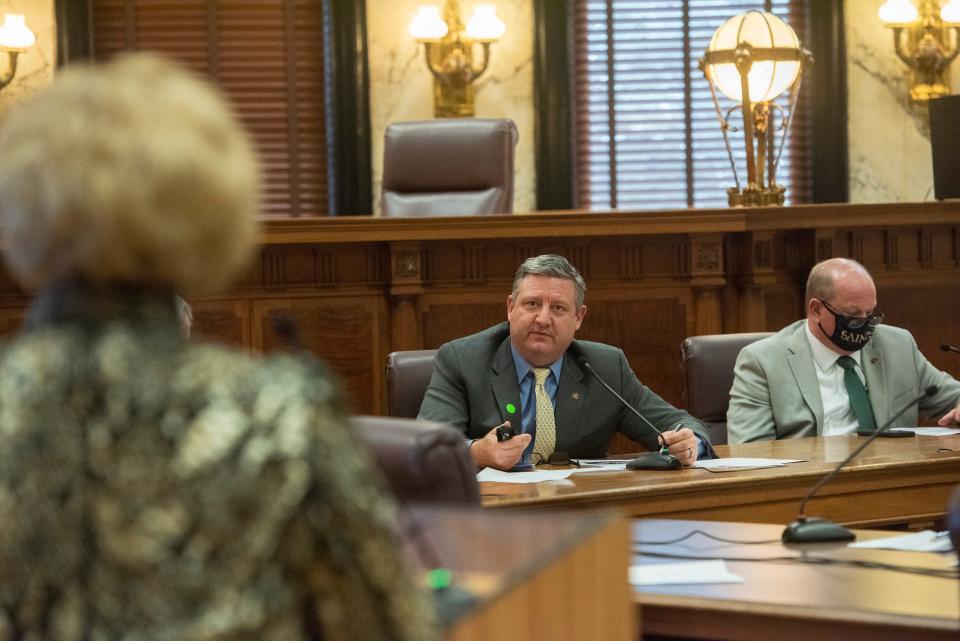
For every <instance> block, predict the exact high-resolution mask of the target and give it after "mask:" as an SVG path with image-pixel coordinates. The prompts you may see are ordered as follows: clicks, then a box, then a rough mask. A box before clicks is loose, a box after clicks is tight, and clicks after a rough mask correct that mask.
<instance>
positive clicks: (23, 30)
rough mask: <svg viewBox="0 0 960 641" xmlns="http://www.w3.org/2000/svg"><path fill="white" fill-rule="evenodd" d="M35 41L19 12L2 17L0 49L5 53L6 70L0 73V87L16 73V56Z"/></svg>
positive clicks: (4, 85)
mask: <svg viewBox="0 0 960 641" xmlns="http://www.w3.org/2000/svg"><path fill="white" fill-rule="evenodd" d="M36 41H37V38H36V36H34V35H33V32H32V31H30V29H29V28H28V27H27V23H26V20H25V18H24V17H23V16H22V15H21V14H18V13H8V14H6V15H5V16H4V17H3V25H0V51H4V52H6V54H7V70H6V72H4V73H3V74H2V75H0V89H3V88H4V87H6V86H7V85H9V84H10V81H11V80H13V77H14V76H15V75H16V74H17V57H18V56H19V55H20V54H21V53H23V52H24V51H26V50H27V49H29V48H30V47H32V46H33V43H35V42H36Z"/></svg>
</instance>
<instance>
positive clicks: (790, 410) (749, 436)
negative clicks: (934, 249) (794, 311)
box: [727, 320, 960, 443]
mask: <svg viewBox="0 0 960 641" xmlns="http://www.w3.org/2000/svg"><path fill="white" fill-rule="evenodd" d="M804 323H806V320H800V321H797V322H795V323H793V324H791V325H788V326H787V327H785V328H784V329H782V330H780V331H779V332H778V333H776V334H774V335H773V336H770V337H769V338H765V339H763V340H760V341H757V342H756V343H752V344H750V345H747V346H746V347H744V348H743V350H741V352H740V355H739V356H738V357H737V364H736V366H735V371H734V380H733V388H732V389H731V390H730V405H729V407H728V409H727V434H728V437H729V440H730V442H731V443H744V442H747V441H763V440H770V439H779V438H797V437H802V436H819V435H820V434H821V433H822V431H823V403H822V402H821V400H820V387H819V385H818V383H817V373H816V369H815V368H816V365H815V364H814V361H813V353H812V352H811V351H810V343H809V342H808V341H807V337H806V334H805V332H804V329H803V325H804ZM861 363H862V365H863V373H864V377H865V378H866V382H867V390H868V392H869V394H870V404H871V405H872V406H873V413H874V416H875V417H876V419H877V425H878V426H880V425H883V424H884V423H886V422H887V421H888V420H890V418H891V417H892V416H893V415H894V414H896V413H897V412H898V411H899V410H900V409H901V408H902V407H903V406H904V405H906V404H907V403H909V402H910V401H912V400H914V399H916V398H917V397H918V396H920V395H921V394H922V393H923V390H925V389H926V388H928V387H929V386H931V385H936V386H937V393H936V394H934V395H933V396H931V397H928V398H924V399H923V400H922V401H921V402H920V403H919V410H918V407H917V406H914V407H911V408H910V409H908V410H907V411H906V412H904V413H903V415H902V416H901V417H900V418H899V419H897V421H896V423H895V424H894V427H904V426H907V427H909V426H915V425H916V424H917V419H918V411H919V412H923V413H924V415H926V416H940V415H942V414H945V413H946V412H948V411H949V410H951V409H953V408H954V407H956V405H957V403H958V402H960V383H958V382H957V381H956V380H955V379H954V378H953V377H951V376H950V375H949V374H946V373H944V372H941V371H940V370H938V369H937V368H935V367H934V366H933V365H931V364H930V363H929V362H928V361H927V359H926V358H924V357H923V354H921V353H920V350H918V349H917V344H916V342H915V341H914V340H913V336H911V335H910V332H908V331H906V330H905V329H900V328H899V327H891V326H890V325H880V326H878V327H877V331H876V333H875V334H874V335H873V337H872V338H871V339H870V342H869V343H867V344H866V346H865V347H864V348H863V357H862V360H861Z"/></svg>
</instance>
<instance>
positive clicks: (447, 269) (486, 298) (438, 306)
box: [0, 202, 960, 449]
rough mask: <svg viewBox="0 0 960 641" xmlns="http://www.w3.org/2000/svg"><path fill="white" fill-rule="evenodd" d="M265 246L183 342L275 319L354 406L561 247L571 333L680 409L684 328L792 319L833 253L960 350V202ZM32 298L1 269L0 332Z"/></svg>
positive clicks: (394, 227)
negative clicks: (817, 266) (570, 294)
mask: <svg viewBox="0 0 960 641" xmlns="http://www.w3.org/2000/svg"><path fill="white" fill-rule="evenodd" d="M261 245H262V246H261V252H260V255H259V256H258V259H257V260H255V261H254V264H253V265H252V266H251V268H250V270H249V271H248V272H247V274H246V275H245V277H244V278H243V279H242V281H241V282H240V283H239V284H238V285H237V286H236V287H235V288H234V290H233V291H232V292H230V293H228V294H226V295H224V296H220V297H217V298H214V299H209V300H203V301H196V300H191V301H190V302H191V304H192V305H193V307H194V314H195V317H196V324H195V328H196V332H197V333H198V334H204V335H208V336H212V337H215V338H217V339H219V340H224V341H226V342H228V343H231V344H241V345H245V346H247V347H249V348H251V349H253V350H265V351H269V350H271V349H276V348H278V347H279V346H280V341H279V339H278V337H277V336H276V335H275V334H274V332H273V330H272V328H271V318H273V317H275V316H277V315H288V316H289V317H290V318H292V319H293V320H294V321H295V323H296V324H297V326H298V327H299V329H300V335H301V339H302V342H303V344H304V346H305V347H306V348H307V349H309V350H310V351H312V352H314V353H316V354H317V355H319V356H320V357H321V358H324V359H325V360H327V361H328V362H329V363H330V365H331V367H332V368H333V369H334V370H335V371H336V372H337V373H338V374H339V376H340V377H341V379H342V380H343V382H344V386H345V387H346V388H347V389H348V391H349V393H350V395H351V398H352V403H353V407H354V409H355V410H356V411H358V412H364V413H372V414H378V413H383V412H385V411H386V404H385V402H384V399H385V392H384V390H385V378H384V359H385V357H386V354H387V353H388V352H390V351H393V350H396V349H418V348H434V347H438V346H439V345H440V344H442V343H443V342H445V341H447V340H451V339H453V338H457V337H459V336H463V335H465V334H469V333H471V332H474V331H478V330H480V329H483V328H485V327H488V326H490V325H493V324H494V323H498V322H500V321H502V320H504V319H505V318H506V298H507V295H508V294H509V292H510V287H511V284H512V281H513V275H514V272H515V270H516V268H517V265H518V264H519V263H520V262H521V261H522V260H523V259H524V258H526V257H528V256H533V255H536V254H540V253H545V252H555V253H561V254H564V255H566V256H567V257H568V258H570V259H571V261H572V262H573V263H574V264H575V265H576V266H577V267H578V268H579V269H580V270H581V271H582V273H583V274H584V276H585V277H586V279H587V284H588V290H587V298H586V303H587V306H588V309H589V312H588V314H587V318H586V320H585V321H584V325H583V328H582V330H581V332H579V333H578V336H580V337H582V338H587V339H592V340H600V341H603V342H607V343H610V344H613V345H617V346H619V347H621V348H622V349H623V350H624V352H625V353H626V355H627V358H628V360H629V361H630V364H631V366H632V367H633V368H634V369H635V370H636V372H637V375H638V376H639V377H640V379H641V380H642V381H643V382H644V383H645V384H647V385H648V386H650V387H651V388H652V389H653V390H654V391H656V392H657V393H659V394H660V395H661V396H663V397H664V398H666V399H667V400H669V401H671V402H673V403H676V404H678V405H682V403H683V400H682V399H683V383H682V376H681V372H680V369H679V368H680V364H679V363H680V356H679V349H680V343H681V341H682V340H683V338H684V337H685V336H687V335H692V334H702V333H714V332H717V331H723V332H738V331H756V330H777V329H780V328H781V327H783V326H784V325H787V324H788V323H790V322H792V321H794V320H796V319H797V318H800V316H801V315H802V314H803V288H804V285H805V281H806V274H807V271H808V270H809V269H810V267H811V266H812V265H813V264H814V262H815V261H816V260H819V259H823V258H828V257H830V256H851V257H854V258H858V259H860V260H863V261H864V262H865V264H866V266H867V268H868V269H870V270H871V272H872V273H873V274H874V276H875V278H876V281H877V284H878V287H879V302H880V306H881V308H882V309H883V310H884V312H885V313H886V314H887V317H888V319H889V321H890V322H891V323H892V324H896V325H901V326H904V327H907V328H908V329H910V331H911V332H913V334H914V336H915V337H916V338H917V342H918V344H919V345H920V347H921V349H923V350H924V352H925V353H926V354H927V356H928V357H929V358H930V359H931V361H932V362H933V363H934V364H936V365H937V366H939V367H941V368H945V369H947V370H948V371H954V372H957V373H960V360H958V362H957V363H954V362H953V361H952V360H951V357H950V356H949V355H946V354H942V353H940V352H939V351H938V349H937V348H938V346H939V344H940V343H941V342H951V341H952V342H960V328H958V327H960V326H958V325H957V324H956V322H955V321H954V316H955V313H954V306H953V305H952V301H954V300H956V299H957V297H958V294H960V203H956V202H944V203H922V204H916V203H903V204H883V205H872V204H871V205H806V206H797V207H783V208H776V207H766V208H756V209H713V210H711V209H706V210H678V211H662V212H660V211H658V212H648V211H643V212H625V211H618V212H577V211H568V212H534V213H526V214H514V215H502V216H501V215H497V216H466V217H437V218H406V219H404V218H370V217H339V218H299V219H282V220H280V219H278V220H269V221H267V222H266V223H265V227H264V231H263V233H262V237H261ZM28 303H29V295H28V294H26V293H24V292H22V291H21V290H20V288H19V287H18V286H17V284H16V283H15V282H14V281H13V279H11V278H10V277H9V275H8V274H7V273H6V272H5V271H3V270H0V306H2V307H0V333H10V332H12V331H15V329H16V328H17V327H18V326H19V325H20V319H21V317H22V314H23V308H25V307H26V305H27V304H28ZM617 447H618V446H617V444H616V443H615V444H614V449H616V448H617Z"/></svg>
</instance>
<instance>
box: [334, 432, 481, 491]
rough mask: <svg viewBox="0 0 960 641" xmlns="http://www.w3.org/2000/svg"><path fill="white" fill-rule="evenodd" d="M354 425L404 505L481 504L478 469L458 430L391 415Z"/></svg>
mask: <svg viewBox="0 0 960 641" xmlns="http://www.w3.org/2000/svg"><path fill="white" fill-rule="evenodd" d="M352 421H353V426H354V429H355V430H356V432H357V433H358V435H359V436H360V438H361V440H362V441H363V442H364V443H365V444H366V445H367V447H369V448H370V450H371V452H372V453H373V457H374V460H375V461H376V463H377V464H378V465H379V467H380V469H381V470H383V473H384V475H385V476H386V478H387V481H388V483H389V484H390V488H391V489H392V490H393V493H394V494H395V495H396V497H397V500H399V501H400V502H401V503H411V502H416V503H423V502H442V503H460V504H467V505H479V504H480V486H479V484H478V483H477V468H476V466H475V465H474V463H473V459H472V458H470V454H469V452H467V447H466V444H465V442H464V439H463V434H462V433H461V432H460V431H458V430H457V429H455V428H453V427H450V426H449V425H444V424H442V423H434V422H433V421H418V420H411V419H404V418H394V417H387V416H354V417H353V418H352Z"/></svg>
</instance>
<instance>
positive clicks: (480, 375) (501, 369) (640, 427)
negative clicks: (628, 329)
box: [419, 323, 713, 458]
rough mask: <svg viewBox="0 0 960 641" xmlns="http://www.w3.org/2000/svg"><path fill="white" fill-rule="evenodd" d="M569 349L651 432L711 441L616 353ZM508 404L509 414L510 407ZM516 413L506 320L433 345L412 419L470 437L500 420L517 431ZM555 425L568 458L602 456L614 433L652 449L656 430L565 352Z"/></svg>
mask: <svg viewBox="0 0 960 641" xmlns="http://www.w3.org/2000/svg"><path fill="white" fill-rule="evenodd" d="M572 349H575V350H579V352H580V354H582V355H583V356H584V357H585V358H586V359H587V361H588V362H589V363H590V365H591V366H592V367H593V369H594V370H595V371H596V372H597V373H599V374H600V376H602V377H603V380H604V381H606V382H607V384H609V385H610V386H611V387H612V388H613V389H615V390H617V393H619V394H620V395H621V396H623V397H624V398H625V399H626V400H627V402H628V403H630V404H631V405H632V406H633V407H635V408H637V409H638V410H639V411H640V412H641V413H642V414H643V415H644V417H645V418H646V419H647V420H648V421H650V422H651V423H653V424H654V425H656V426H657V428H658V429H660V430H667V429H670V428H671V427H672V426H673V425H675V424H676V423H677V421H680V420H683V422H684V424H685V426H686V427H689V428H690V429H692V430H693V431H694V432H696V433H697V435H698V436H700V437H702V438H703V439H704V440H705V441H706V443H707V444H709V443H710V438H709V436H708V435H707V429H706V427H704V425H703V423H701V422H700V421H698V420H697V419H695V418H693V417H692V416H690V415H689V414H687V413H686V412H684V411H682V410H678V409H677V408H675V407H674V406H673V405H670V404H669V403H667V402H666V401H664V400H663V399H662V398H660V397H659V396H657V395H656V394H655V393H653V392H652V391H651V390H650V388H648V387H646V386H644V385H643V384H642V383H641V382H640V381H639V380H638V379H637V377H636V375H635V374H634V373H633V370H631V369H630V365H629V364H628V363H627V358H626V356H624V353H623V350H620V349H618V348H616V347H611V346H610V345H604V344H602V343H593V342H590V341H575V342H574V346H573V347H572ZM510 406H512V407H513V408H514V410H515V411H514V412H510V411H509V408H510ZM521 416H522V408H521V407H520V384H519V382H518V381H517V368H516V366H515V365H514V362H513V355H512V352H511V350H510V331H509V325H508V324H507V323H501V324H499V325H495V326H494V327H491V328H489V329H486V330H484V331H482V332H479V333H477V334H472V335H470V336H466V337H464V338H459V339H457V340H455V341H451V342H449V343H446V344H444V345H443V346H442V347H440V350H439V351H438V352H437V358H436V360H435V361H434V365H433V375H432V377H431V379H430V386H429V387H428V388H427V393H426V396H424V399H423V404H422V405H421V406H420V414H419V418H425V419H430V420H433V421H440V422H443V423H449V424H451V425H454V426H455V427H458V428H460V429H462V430H463V431H464V433H465V434H466V436H467V437H468V438H473V439H476V438H482V437H483V436H484V435H485V434H486V433H487V432H488V431H490V429H491V428H493V427H494V426H496V425H499V424H500V423H502V422H503V421H505V420H509V421H510V422H511V424H512V425H513V427H514V429H515V430H516V431H517V432H518V433H519V431H520V418H521ZM556 426H557V445H556V450H557V451H558V452H566V453H567V454H569V455H570V456H572V457H599V456H605V455H606V453H607V448H608V446H609V444H610V438H611V437H612V436H613V434H614V432H615V431H618V430H619V431H621V432H623V433H624V434H626V435H627V436H629V437H630V438H631V439H633V440H635V441H638V442H640V443H641V444H643V446H644V447H646V448H647V449H648V450H651V451H653V450H656V449H658V448H659V445H658V443H657V433H656V432H654V431H653V430H652V429H650V427H648V426H647V425H645V424H644V423H643V422H642V421H641V420H640V419H639V418H637V416H636V415H634V414H633V413H632V412H630V411H629V410H628V409H626V408H625V407H624V406H623V404H622V403H620V401H618V400H617V399H616V398H615V397H614V396H613V395H612V394H611V393H610V392H609V391H608V390H606V389H604V388H603V387H602V386H601V385H600V383H599V382H597V379H596V377H595V376H592V375H591V374H589V373H588V372H585V371H583V369H581V367H580V365H579V364H578V363H577V361H576V357H575V356H573V355H571V353H569V352H568V353H567V354H565V355H564V359H563V365H562V366H561V370H560V381H559V387H558V389H557V402H556ZM707 449H708V454H707V456H706V457H704V458H709V457H710V456H712V455H713V452H712V448H709V447H708V448H707Z"/></svg>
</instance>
